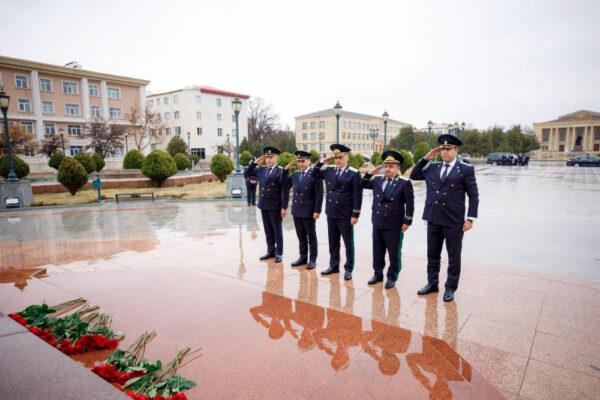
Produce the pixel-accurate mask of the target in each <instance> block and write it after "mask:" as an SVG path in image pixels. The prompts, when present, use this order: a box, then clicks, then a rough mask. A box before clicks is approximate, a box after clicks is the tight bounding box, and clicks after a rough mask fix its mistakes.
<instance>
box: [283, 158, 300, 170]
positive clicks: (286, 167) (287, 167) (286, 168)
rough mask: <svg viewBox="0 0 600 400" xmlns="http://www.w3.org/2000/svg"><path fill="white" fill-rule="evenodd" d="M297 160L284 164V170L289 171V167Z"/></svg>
mask: <svg viewBox="0 0 600 400" xmlns="http://www.w3.org/2000/svg"><path fill="white" fill-rule="evenodd" d="M297 162H298V160H294V161H292V162H291V163H289V164H288V165H286V166H285V170H286V171H289V170H290V168H292V167H293V166H294V164H296V163H297Z"/></svg>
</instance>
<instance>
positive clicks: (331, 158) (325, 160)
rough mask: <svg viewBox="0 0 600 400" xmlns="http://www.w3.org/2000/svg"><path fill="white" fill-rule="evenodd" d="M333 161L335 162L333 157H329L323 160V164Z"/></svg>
mask: <svg viewBox="0 0 600 400" xmlns="http://www.w3.org/2000/svg"><path fill="white" fill-rule="evenodd" d="M331 160H333V156H331V157H327V158H324V159H323V163H324V164H327V163H328V162H329V161H331Z"/></svg>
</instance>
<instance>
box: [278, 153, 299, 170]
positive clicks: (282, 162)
mask: <svg viewBox="0 0 600 400" xmlns="http://www.w3.org/2000/svg"><path fill="white" fill-rule="evenodd" d="M295 159H296V156H295V155H293V154H292V153H288V152H287V151H284V152H283V153H281V154H280V155H279V159H278V160H277V165H279V166H280V167H282V168H285V167H286V166H287V165H288V164H289V163H291V162H292V161H294V160H295ZM297 169H298V165H297V164H296V165H294V167H292V168H290V171H289V173H290V174H291V173H292V172H294V171H296V170H297Z"/></svg>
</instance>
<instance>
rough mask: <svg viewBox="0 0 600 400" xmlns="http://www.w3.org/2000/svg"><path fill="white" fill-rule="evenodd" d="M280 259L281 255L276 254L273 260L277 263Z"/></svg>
mask: <svg viewBox="0 0 600 400" xmlns="http://www.w3.org/2000/svg"><path fill="white" fill-rule="evenodd" d="M281 260H282V258H281V256H280V255H276V256H275V262H276V263H278V262H281Z"/></svg>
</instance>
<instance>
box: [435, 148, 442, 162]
mask: <svg viewBox="0 0 600 400" xmlns="http://www.w3.org/2000/svg"><path fill="white" fill-rule="evenodd" d="M435 161H442V151H441V150H440V152H439V153H438V155H437V156H436V157H435Z"/></svg>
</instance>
